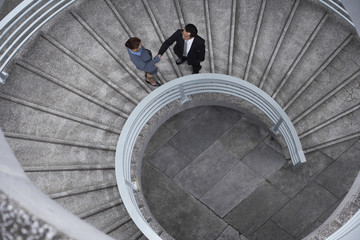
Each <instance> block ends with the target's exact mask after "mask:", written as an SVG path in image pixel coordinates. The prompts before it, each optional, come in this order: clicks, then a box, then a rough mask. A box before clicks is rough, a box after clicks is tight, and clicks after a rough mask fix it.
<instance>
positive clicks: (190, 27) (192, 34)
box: [185, 23, 198, 37]
mask: <svg viewBox="0 0 360 240" xmlns="http://www.w3.org/2000/svg"><path fill="white" fill-rule="evenodd" d="M185 31H187V32H188V33H190V37H195V36H196V35H197V32H198V31H197V28H196V27H195V25H194V24H191V23H189V24H188V25H186V26H185Z"/></svg>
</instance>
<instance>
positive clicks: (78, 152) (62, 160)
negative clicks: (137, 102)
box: [7, 138, 115, 172]
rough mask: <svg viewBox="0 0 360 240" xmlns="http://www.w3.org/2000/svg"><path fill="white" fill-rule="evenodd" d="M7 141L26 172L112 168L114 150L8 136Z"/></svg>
mask: <svg viewBox="0 0 360 240" xmlns="http://www.w3.org/2000/svg"><path fill="white" fill-rule="evenodd" d="M7 141H8V143H9V144H10V146H11V149H12V150H13V151H14V153H15V155H16V158H17V159H18V160H19V162H20V163H21V166H22V167H23V168H24V170H25V171H26V172H30V171H38V172H39V171H50V170H57V171H58V170H61V169H64V170H72V169H87V168H88V169H89V168H91V167H92V169H98V168H101V167H102V168H107V169H109V168H114V157H115V150H114V151H109V150H102V149H93V148H85V147H77V146H73V145H62V144H54V143H47V142H40V141H29V140H24V139H18V138H8V139H7Z"/></svg>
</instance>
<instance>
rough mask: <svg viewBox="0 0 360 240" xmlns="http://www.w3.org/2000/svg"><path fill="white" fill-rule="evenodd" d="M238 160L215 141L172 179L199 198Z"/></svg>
mask: <svg viewBox="0 0 360 240" xmlns="http://www.w3.org/2000/svg"><path fill="white" fill-rule="evenodd" d="M238 162H239V159H237V158H236V156H235V155H234V154H233V153H231V152H229V151H227V150H226V149H225V148H224V147H223V146H222V145H221V143H219V142H218V141H217V142H215V143H214V144H213V145H211V146H210V147H209V148H208V149H206V150H205V151H204V152H203V153H202V154H201V155H200V156H199V157H197V158H196V159H195V160H194V161H193V162H192V163H191V164H189V165H188V166H187V167H186V168H185V169H184V170H183V171H181V173H180V174H179V175H178V176H176V177H175V179H174V180H175V182H176V183H177V184H179V185H180V186H181V187H182V188H183V189H184V190H185V191H187V192H189V193H191V194H193V195H194V196H195V197H197V198H201V196H203V195H204V194H205V193H206V192H207V191H209V189H210V188H211V187H212V186H213V185H214V184H215V183H217V182H218V181H219V180H220V179H221V178H222V177H223V176H224V175H225V174H226V173H227V172H228V171H229V170H230V169H231V168H232V167H233V166H234V165H236V164H237V163H238Z"/></svg>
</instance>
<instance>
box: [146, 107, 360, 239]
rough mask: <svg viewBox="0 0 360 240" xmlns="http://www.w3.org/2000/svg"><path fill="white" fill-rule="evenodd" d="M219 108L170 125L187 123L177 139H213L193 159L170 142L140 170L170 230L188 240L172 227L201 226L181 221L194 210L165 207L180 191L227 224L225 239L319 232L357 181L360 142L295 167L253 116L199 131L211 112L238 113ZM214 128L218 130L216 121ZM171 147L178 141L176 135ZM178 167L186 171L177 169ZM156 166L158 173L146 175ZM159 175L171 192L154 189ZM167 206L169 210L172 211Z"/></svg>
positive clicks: (157, 211)
mask: <svg viewBox="0 0 360 240" xmlns="http://www.w3.org/2000/svg"><path fill="white" fill-rule="evenodd" d="M219 108H220V107H203V108H201V109H199V110H197V111H196V110H195V109H190V110H187V111H184V112H181V113H179V114H178V115H175V116H174V117H172V118H170V119H169V120H168V122H165V124H164V125H165V126H167V127H168V126H171V125H173V124H174V123H183V124H180V125H181V127H179V128H177V129H178V132H177V133H176V135H173V138H176V137H177V136H178V135H181V134H182V131H186V132H187V133H190V132H192V131H194V132H195V131H196V132H197V133H198V134H199V136H203V138H204V139H205V138H208V139H211V140H212V141H213V143H212V144H210V145H209V146H207V148H205V149H204V150H203V152H202V153H200V154H199V155H198V156H197V157H196V158H195V159H194V160H190V159H188V158H187V157H185V156H184V152H186V151H187V150H186V148H192V145H190V144H187V143H185V144H184V145H183V146H180V145H178V144H181V142H178V143H177V145H175V144H174V145H173V146H171V147H170V145H169V144H168V143H165V144H163V145H162V147H160V148H159V149H158V150H157V151H155V153H154V154H153V155H151V156H150V157H149V156H147V157H146V158H144V160H143V161H144V162H143V164H146V167H143V169H142V178H143V179H142V185H143V188H144V189H146V190H144V195H145V199H146V201H147V202H148V204H149V207H150V211H151V212H152V213H153V214H154V216H155V215H156V216H155V218H156V219H157V220H158V221H159V222H160V224H161V225H162V226H163V227H164V229H165V230H166V231H168V233H169V234H170V235H172V234H176V236H181V237H179V238H176V239H179V240H181V239H187V238H183V237H182V235H183V234H187V233H186V230H183V231H185V232H184V233H182V232H181V231H182V230H180V229H178V228H176V229H175V228H174V227H169V226H170V225H171V224H174V225H175V224H178V225H181V224H186V225H188V224H190V223H189V221H190V222H191V221H195V220H190V219H186V220H179V219H178V218H177V217H176V216H179V214H181V213H185V212H189V209H183V207H175V205H174V203H176V204H178V203H177V202H178V201H179V202H181V201H180V200H179V199H180V198H177V200H174V199H172V200H168V202H166V203H165V202H162V201H163V200H160V199H159V198H160V195H161V194H164V195H169V192H171V194H174V196H175V195H176V194H179V193H174V192H179V191H180V190H176V191H175V190H174V189H181V196H182V197H181V198H184V195H187V196H188V198H190V199H195V200H196V201H197V202H198V203H199V205H201V206H205V209H207V211H209V212H210V213H211V214H215V216H217V218H219V219H222V221H224V223H227V224H229V226H228V227H227V228H226V229H225V230H224V231H223V232H222V233H221V235H219V237H218V238H219V239H239V237H240V239H242V238H247V239H301V238H303V237H305V236H307V235H308V234H309V233H310V232H312V231H313V230H315V229H316V228H317V227H319V226H320V225H321V224H322V223H323V222H324V221H325V220H326V219H327V218H328V217H329V216H330V215H331V214H332V212H333V211H334V210H335V209H336V207H337V206H338V205H339V203H340V202H341V200H342V199H343V196H344V195H345V194H346V192H347V191H349V188H350V187H351V184H352V182H353V181H354V179H355V177H356V176H357V173H358V171H359V170H358V168H359V164H358V160H357V156H358V154H359V153H360V147H359V146H360V145H359V143H358V141H355V140H353V141H348V142H344V143H340V144H338V145H334V146H332V147H328V148H325V149H323V151H315V152H313V153H309V154H306V159H307V162H306V164H302V165H297V166H295V167H293V166H291V165H288V164H286V161H285V159H284V157H283V154H282V152H281V149H280V148H279V144H278V143H277V142H275V141H274V140H273V139H272V138H271V137H270V135H268V134H267V132H266V130H264V129H261V128H260V127H259V126H257V125H256V124H254V123H252V122H250V121H249V120H247V119H244V118H240V119H239V120H238V121H236V122H234V123H233V124H232V125H231V126H228V124H229V123H228V122H225V123H224V124H225V126H226V127H223V128H222V129H223V131H222V132H223V133H222V134H220V133H219V132H210V131H209V130H208V129H207V128H206V127H203V128H202V129H201V130H202V131H206V132H207V133H206V134H204V135H201V134H200V130H199V127H198V125H197V124H198V122H199V119H203V118H204V115H206V116H208V115H211V114H212V113H213V114H214V119H215V118H216V114H218V113H219V112H227V116H234V115H233V114H230V111H234V110H229V109H227V110H226V109H224V110H222V111H220V109H219ZM188 111H189V112H188ZM189 116H191V117H189ZM193 122H194V123H193ZM185 123H186V124H185ZM195 123H196V124H195ZM220 125H221V122H220V121H219V122H218V125H217V127H219V128H221V127H220ZM208 127H209V128H210V127H212V126H211V124H209V126H208ZM174 131H175V130H174ZM159 132H162V130H160V131H159ZM211 134H213V135H214V136H211ZM199 136H198V137H197V141H199V142H201V141H202V140H203V138H201V137H199ZM244 136H246V137H245V138H244ZM159 137H161V134H160V135H158V134H157V133H155V135H154V136H153V138H152V139H151V140H150V143H149V145H148V146H152V145H151V142H152V141H154V142H157V141H159V139H158V138H159ZM216 138H217V139H216ZM161 141H164V140H161ZM168 142H169V143H173V141H172V139H171V138H170V139H168ZM249 142H250V143H249ZM175 148H177V150H176V149H175ZM179 166H181V167H182V168H183V169H182V170H179V168H180V167H179ZM150 167H151V169H152V170H151V173H148V172H147V171H149V168H150ZM174 172H175V173H176V172H177V173H178V174H177V175H175V174H174ZM344 173H345V174H344ZM148 174H149V176H147V175H148ZM153 174H155V175H153ZM157 175H160V176H162V177H161V179H162V178H166V187H162V188H161V189H162V192H161V193H160V192H158V191H157V190H155V189H156V187H155V186H158V185H161V184H163V183H160V182H157V181H160V180H155V179H156V178H158V177H159V176H157ZM166 175H167V176H166ZM164 181H165V180H162V182H164ZM169 184H171V187H170V185H169ZM155 195H156V196H157V197H155ZM164 195H163V196H164ZM149 196H150V197H149ZM179 196H180V195H179ZM165 198H167V197H166V196H165ZM159 202H161V204H159ZM169 204H170V205H171V207H169V208H168V207H166V206H168V205H169ZM183 204H185V203H184V202H183V203H182V205H183ZM172 214H173V215H172ZM170 215H172V217H171V216H170ZM164 216H166V217H164ZM182 218H183V217H182ZM170 221H174V223H169V222H170ZM181 221H185V222H184V223H181ZM194 224H195V225H196V226H197V224H198V223H196V221H195V223H194ZM230 226H231V228H230ZM212 227H213V226H212V225H211V224H209V225H203V226H201V229H200V228H199V229H198V230H197V231H198V234H199V236H200V235H201V234H203V232H206V231H205V230H204V229H206V228H209V230H211V231H212ZM191 231H193V230H191ZM194 231H195V230H194ZM173 232H174V233H173ZM201 239H202V238H201ZM209 239H217V238H209Z"/></svg>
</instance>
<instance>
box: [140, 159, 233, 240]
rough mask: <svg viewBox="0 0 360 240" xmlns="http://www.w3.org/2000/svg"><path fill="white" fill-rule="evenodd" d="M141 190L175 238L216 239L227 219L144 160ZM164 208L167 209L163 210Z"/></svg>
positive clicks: (156, 216) (158, 217)
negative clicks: (212, 210)
mask: <svg viewBox="0 0 360 240" xmlns="http://www.w3.org/2000/svg"><path fill="white" fill-rule="evenodd" d="M143 168H144V172H145V173H146V174H143V175H142V182H143V184H142V185H143V191H144V194H145V196H147V199H149V200H148V202H147V203H148V205H149V207H150V209H151V210H152V214H153V215H154V216H155V218H156V219H157V220H158V221H159V223H160V224H161V225H162V226H163V227H164V228H165V229H166V231H167V232H169V233H170V234H171V235H172V236H173V237H174V238H175V239H189V240H190V239H204V240H205V239H215V238H216V237H217V236H218V235H220V233H221V232H222V231H223V230H224V228H225V227H226V223H225V222H224V221H223V220H222V219H221V218H219V217H218V216H216V215H215V214H214V213H213V212H211V211H208V208H207V207H206V206H204V205H203V204H201V202H200V201H199V200H197V199H195V198H194V197H192V196H191V195H189V194H187V193H186V192H184V191H183V190H182V189H181V188H179V187H178V186H177V185H176V184H174V182H173V181H171V179H169V178H167V177H166V176H165V175H163V174H162V173H160V172H159V171H158V170H156V169H155V168H154V167H153V166H151V165H150V164H148V163H147V162H146V161H145V162H144V164H143ZM165 209H167V211H164V210H165Z"/></svg>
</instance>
